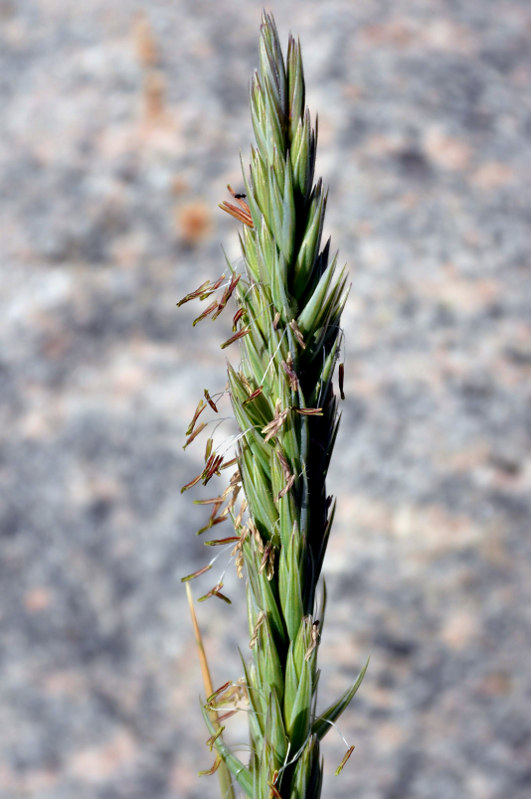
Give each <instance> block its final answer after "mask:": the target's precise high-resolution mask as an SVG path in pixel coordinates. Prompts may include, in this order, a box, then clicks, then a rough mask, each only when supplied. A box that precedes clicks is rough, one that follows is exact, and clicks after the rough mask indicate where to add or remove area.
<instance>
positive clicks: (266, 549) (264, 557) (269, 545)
mask: <svg viewBox="0 0 531 799" xmlns="http://www.w3.org/2000/svg"><path fill="white" fill-rule="evenodd" d="M272 549H273V544H272V543H271V541H268V542H267V544H266V545H265V547H264V551H263V554H262V560H261V561H260V566H259V568H258V574H263V572H264V569H265V567H266V566H267V564H268V562H269V555H270V553H271V550H272Z"/></svg>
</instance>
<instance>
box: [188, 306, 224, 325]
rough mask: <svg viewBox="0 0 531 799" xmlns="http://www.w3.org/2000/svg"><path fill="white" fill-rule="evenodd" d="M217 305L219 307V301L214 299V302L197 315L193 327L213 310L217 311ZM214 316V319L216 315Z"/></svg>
mask: <svg viewBox="0 0 531 799" xmlns="http://www.w3.org/2000/svg"><path fill="white" fill-rule="evenodd" d="M217 307H218V302H217V300H214V302H212V303H210V305H209V306H208V308H206V309H205V310H204V311H203V313H201V314H199V316H197V317H196V318H195V319H194V321H193V322H192V327H195V326H196V324H197V323H198V322H200V321H201V320H202V319H205V318H206V317H207V316H209V314H211V313H212V312H213V311H215V310H216V308H217ZM212 318H213V319H214V317H212Z"/></svg>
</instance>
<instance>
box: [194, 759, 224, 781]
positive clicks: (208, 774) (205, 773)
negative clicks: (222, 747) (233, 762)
mask: <svg viewBox="0 0 531 799" xmlns="http://www.w3.org/2000/svg"><path fill="white" fill-rule="evenodd" d="M220 764H221V757H217V758H216V759H215V761H214V765H213V766H212V768H209V769H207V770H206V771H199V772H198V774H199V776H200V777H211V776H212V774H214V773H215V772H216V771H217V770H218V768H219V767H220Z"/></svg>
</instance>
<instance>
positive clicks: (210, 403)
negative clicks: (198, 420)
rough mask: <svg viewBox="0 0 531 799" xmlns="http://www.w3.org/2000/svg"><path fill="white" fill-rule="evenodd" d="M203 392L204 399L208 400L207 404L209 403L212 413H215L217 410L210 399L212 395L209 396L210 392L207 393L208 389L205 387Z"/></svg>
mask: <svg viewBox="0 0 531 799" xmlns="http://www.w3.org/2000/svg"><path fill="white" fill-rule="evenodd" d="M204 394H205V399H206V401H207V402H208V404H209V405H210V407H211V408H212V410H213V411H214V413H217V412H218V409H217V405H216V403H215V402H214V400H213V399H212V397H211V396H210V394H209V393H208V389H206V388H205V390H204Z"/></svg>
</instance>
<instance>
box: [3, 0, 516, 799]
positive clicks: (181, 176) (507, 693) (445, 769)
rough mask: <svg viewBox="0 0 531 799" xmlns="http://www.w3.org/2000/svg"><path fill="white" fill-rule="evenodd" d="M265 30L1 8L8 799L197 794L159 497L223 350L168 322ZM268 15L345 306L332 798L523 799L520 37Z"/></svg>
mask: <svg viewBox="0 0 531 799" xmlns="http://www.w3.org/2000/svg"><path fill="white" fill-rule="evenodd" d="M261 7H262V2H254V0H247V1H246V2H228V0H220V1H219V2H216V3H210V2H206V0H194V2H185V1H184V0H180V1H179V0H174V1H173V2H170V0H167V1H166V2H163V0H152V2H149V3H147V2H143V3H142V2H125V3H124V2H121V0H105V2H103V0H92V2H91V3H89V4H80V3H75V4H72V3H71V4H67V3H62V2H58V0H0V92H1V97H2V101H1V103H2V104H1V109H2V110H1V115H0V126H1V136H0V196H1V201H0V226H1V230H2V235H1V237H0V270H1V271H0V275H1V286H2V290H1V294H0V309H1V318H2V324H1V327H0V331H1V332H0V336H1V347H0V420H1V427H0V437H1V446H0V534H1V536H2V550H1V560H0V571H1V600H0V602H1V612H0V655H1V666H0V668H1V673H0V799H20V798H21V797H24V798H27V797H35V798H36V799H71V798H72V797H74V796H75V797H76V799H154V797H156V798H157V799H185V798H186V799H198V797H203V796H213V797H215V796H218V788H217V783H216V781H215V778H205V777H204V778H201V779H199V778H198V777H197V771H198V769H200V768H206V767H208V765H209V764H210V755H209V753H208V752H207V750H206V749H205V747H204V743H203V742H204V740H205V738H206V734H205V732H204V730H203V728H202V723H201V720H200V714H199V709H198V701H197V699H196V697H197V696H198V695H199V693H200V692H201V685H200V678H199V672H198V669H197V664H196V659H195V653H194V650H193V638H192V633H191V628H190V624H189V620H188V616H187V611H186V606H185V597H184V591H183V590H182V586H181V584H180V577H181V576H182V575H183V574H186V573H187V572H189V571H190V570H192V569H197V568H199V567H200V566H201V565H202V564H203V563H205V561H206V558H207V554H206V553H205V551H204V549H203V547H202V545H201V542H200V541H199V540H198V539H197V538H196V537H194V532H195V530H196V529H197V527H199V526H200V524H201V521H202V519H203V515H202V514H201V513H200V509H199V508H197V507H196V506H194V505H192V501H191V499H190V498H189V497H188V495H184V496H183V497H182V496H181V495H180V493H179V489H180V486H181V485H182V484H183V483H184V482H187V481H188V480H189V479H190V478H191V477H192V476H193V475H194V474H195V473H196V472H197V471H198V464H199V462H200V459H201V456H202V452H201V451H200V449H201V448H200V447H198V448H196V449H195V450H194V449H193V448H192V447H191V448H190V450H189V451H187V453H183V451H182V449H181V447H182V443H183V432H184V429H185V427H186V425H187V423H188V420H189V418H190V417H191V414H192V413H193V409H194V407H195V404H196V402H197V399H198V396H199V393H200V392H201V391H202V389H203V387H205V386H208V387H209V388H211V389H213V390H214V389H216V388H222V387H223V385H224V355H223V354H222V353H221V354H220V351H219V349H218V343H219V342H220V341H222V340H223V338H222V337H223V334H224V327H223V325H225V326H226V325H227V324H228V322H227V320H225V322H222V323H221V325H211V324H210V323H206V324H205V325H204V326H203V327H198V328H195V329H194V330H193V331H192V328H191V319H192V318H193V309H191V310H190V311H189V310H188V307H187V306H186V307H185V308H184V309H182V310H180V311H177V309H176V308H175V303H176V301H177V300H178V299H179V298H180V297H181V296H182V295H183V294H185V293H186V292H187V291H190V290H191V289H193V288H195V286H196V285H198V284H199V282H201V281H202V280H204V279H206V278H208V277H210V278H214V277H217V275H218V274H219V273H220V271H221V270H222V264H223V260H222V254H221V250H220V246H219V244H220V242H223V243H224V245H225V246H226V248H227V251H228V252H229V255H230V256H231V257H236V256H237V244H236V228H235V225H234V223H233V221H232V220H231V219H229V218H228V217H225V218H224V217H223V215H222V214H221V212H218V210H217V202H218V201H220V200H222V199H224V198H225V196H226V195H225V185H226V184H227V183H228V182H231V183H232V184H233V185H235V186H237V185H239V177H238V175H239V161H238V154H239V151H240V150H242V151H243V152H244V154H245V153H246V152H247V150H248V146H249V143H250V139H251V136H250V125H249V119H248V110H247V85H248V78H249V75H250V73H251V71H252V69H253V68H254V66H255V64H256V60H257V59H256V48H257V27H258V23H259V16H260V11H261ZM272 10H273V11H274V13H275V14H276V17H277V22H278V25H279V28H280V30H281V33H282V36H283V39H284V41H285V39H286V37H287V32H288V30H289V29H292V30H293V31H294V32H295V33H298V34H299V35H300V37H301V39H302V43H303V47H304V54H305V63H306V73H307V80H308V84H309V92H308V95H309V102H310V105H311V108H312V110H313V111H315V110H318V111H319V117H320V159H319V171H320V173H321V174H323V176H324V178H325V182H327V183H328V184H329V186H330V199H329V213H328V227H329V231H330V232H331V233H332V234H333V237H334V242H335V244H336V246H338V247H339V248H340V251H341V254H342V256H343V258H344V259H345V260H347V261H348V263H349V264H350V267H351V275H352V292H351V295H350V300H349V304H348V307H347V310H346V313H345V319H344V323H345V331H346V337H347V349H346V358H347V371H346V390H347V399H346V401H345V403H344V411H343V423H342V431H341V434H340V437H339V440H338V445H337V454H336V457H335V460H334V463H333V468H332V472H331V489H332V490H333V492H334V493H335V494H337V495H338V496H339V512H338V516H337V524H336V528H335V534H334V536H333V539H332V541H331V544H330V550H329V557H328V561H327V574H328V585H329V593H330V599H329V611H328V618H327V626H326V629H325V634H324V637H323V645H322V648H321V653H322V656H321V665H322V668H323V676H322V701H323V703H324V702H325V701H326V700H327V699H330V698H331V697H332V695H333V694H336V693H337V692H338V691H340V690H342V689H343V688H344V687H346V685H347V683H348V681H349V680H350V679H351V678H352V675H353V674H354V673H356V672H357V670H359V668H360V666H361V665H362V663H363V662H364V660H365V658H366V656H367V654H371V657H372V660H371V666H370V670H369V673H368V675H367V678H366V681H365V683H364V686H363V688H362V690H361V691H360V693H359V694H358V698H357V699H356V701H355V703H354V705H353V706H352V709H351V711H350V712H349V713H348V714H347V715H346V716H345V717H344V719H343V721H342V724H341V729H342V732H343V734H344V735H345V736H346V737H347V739H348V740H349V742H351V743H354V744H355V745H356V750H355V752H354V754H353V756H352V758H351V760H350V762H349V764H348V767H347V768H346V769H345V771H344V773H343V775H342V776H341V777H340V778H335V777H333V771H334V768H335V766H336V765H337V763H338V762H339V760H340V759H341V757H342V756H343V752H344V746H343V744H342V741H341V739H340V738H339V736H336V735H335V733H331V735H330V739H329V742H328V743H327V745H326V746H325V754H326V773H327V777H326V783H325V790H324V794H323V795H324V796H327V797H329V798H330V799H340V797H345V799H346V798H347V797H351V796H353V795H354V796H357V797H360V799H453V798H454V797H456V796H460V797H467V799H501V797H511V799H524V798H525V797H528V796H529V795H530V794H531V714H530V712H529V708H530V700H531V672H530V670H529V665H528V663H529V658H530V653H531V601H530V600H531V579H530V567H531V543H530V515H531V514H530V510H531V500H530V496H531V457H530V440H531V278H530V256H529V251H530V247H531V195H530V193H529V185H530V183H531V148H530V147H529V139H530V136H531V95H530V93H529V86H530V83H531V49H530V47H529V42H530V37H531V8H530V6H529V4H528V3H527V2H526V0H519V1H514V2H504V1H503V0H499V2H492V1H491V0H483V2H481V3H478V2H474V0H463V2H454V1H453V0H397V2H393V3H386V2H383V1H380V2H378V1H377V0H366V1H365V2H363V3H354V2H347V1H346V0H343V2H341V0H332V1H331V2H326V3H322V2H321V3H318V2H296V1H295V0H287V2H284V3H283V4H282V7H281V8H280V7H279V8H274V7H273V8H272ZM220 321H221V320H220ZM233 357H234V355H233ZM196 496H200V494H199V493H198V494H196ZM224 565H225V564H222V565H221V566H220V569H222V568H223V567H224ZM231 575H232V572H231V571H229V573H228V574H227V578H226V585H227V591H228V593H229V594H231V596H233V598H234V599H236V598H237V597H238V596H240V594H239V592H241V585H238V584H237V583H236V580H235V578H234V576H233V575H232V576H231ZM209 587H210V585H209V584H206V583H203V584H202V585H201V586H198V587H197V588H196V589H195V590H196V592H197V591H200V590H203V589H204V590H208V588H209ZM215 601H216V600H210V604H208V605H203V606H201V607H200V610H201V623H202V625H203V629H204V632H205V636H206V642H207V646H208V650H209V653H210V657H211V660H212V667H213V670H214V672H215V680H216V682H218V684H219V683H222V682H224V681H225V680H227V679H230V678H235V677H238V676H239V674H240V667H239V665H238V659H237V651H236V647H237V645H240V646H243V647H245V643H246V641H245V622H244V619H243V611H242V608H241V603H240V605H239V606H238V603H237V602H235V604H234V605H233V606H232V608H231V609H225V607H218V605H216V604H213V603H214V602H215ZM221 604H222V603H219V605H221ZM244 723H245V719H244V718H243V719H242V720H241V722H240V729H239V730H237V731H236V733H235V734H236V736H240V737H241V738H242V739H243V737H244V726H243V725H244Z"/></svg>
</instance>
